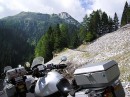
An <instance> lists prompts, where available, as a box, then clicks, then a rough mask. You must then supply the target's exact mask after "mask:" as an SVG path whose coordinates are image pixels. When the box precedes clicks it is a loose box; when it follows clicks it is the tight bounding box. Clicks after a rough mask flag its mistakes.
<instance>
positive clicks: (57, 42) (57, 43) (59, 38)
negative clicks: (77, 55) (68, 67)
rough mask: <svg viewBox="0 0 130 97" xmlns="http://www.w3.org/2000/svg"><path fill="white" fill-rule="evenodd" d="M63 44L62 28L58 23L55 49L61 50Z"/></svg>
mask: <svg viewBox="0 0 130 97" xmlns="http://www.w3.org/2000/svg"><path fill="white" fill-rule="evenodd" d="M61 44H62V43H61V31H60V28H59V24H57V25H56V26H55V27H54V50H55V51H60V50H61V48H62V45H61Z"/></svg>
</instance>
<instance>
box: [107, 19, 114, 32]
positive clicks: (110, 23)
mask: <svg viewBox="0 0 130 97" xmlns="http://www.w3.org/2000/svg"><path fill="white" fill-rule="evenodd" d="M113 25H114V22H113V20H112V18H111V17H109V18H108V29H109V32H113V31H114V27H113Z"/></svg>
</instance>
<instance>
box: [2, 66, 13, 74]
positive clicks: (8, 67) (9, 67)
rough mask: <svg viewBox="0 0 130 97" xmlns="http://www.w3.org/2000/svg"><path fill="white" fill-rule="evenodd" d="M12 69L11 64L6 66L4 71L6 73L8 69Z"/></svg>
mask: <svg viewBox="0 0 130 97" xmlns="http://www.w3.org/2000/svg"><path fill="white" fill-rule="evenodd" d="M10 69H12V67H11V66H6V67H5V68H4V73H6V72H7V71H8V70H10Z"/></svg>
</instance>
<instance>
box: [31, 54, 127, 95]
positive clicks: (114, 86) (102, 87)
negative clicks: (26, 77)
mask: <svg viewBox="0 0 130 97" xmlns="http://www.w3.org/2000/svg"><path fill="white" fill-rule="evenodd" d="M66 60H67V58H66V57H62V58H61V62H62V61H66ZM66 67H67V65H65V64H57V65H54V64H46V65H45V64H44V59H43V58H42V57H38V58H35V59H34V60H33V63H32V66H31V69H32V71H33V73H32V75H33V77H37V80H35V81H34V83H32V85H31V87H30V92H31V93H34V94H35V97H125V92H124V89H123V87H122V84H121V82H120V80H119V76H120V71H119V68H118V64H117V63H116V62H115V61H113V60H109V61H105V62H101V63H96V64H87V65H84V66H83V67H80V68H77V69H76V70H75V72H74V79H73V81H72V84H70V83H69V81H68V80H67V79H65V78H64V77H63V75H62V74H61V73H60V72H59V71H58V69H65V68H66ZM68 95H69V96H68Z"/></svg>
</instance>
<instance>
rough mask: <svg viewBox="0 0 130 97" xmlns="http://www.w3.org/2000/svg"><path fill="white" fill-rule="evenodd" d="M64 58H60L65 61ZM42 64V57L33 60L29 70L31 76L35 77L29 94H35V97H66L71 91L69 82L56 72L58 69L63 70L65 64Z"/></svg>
mask: <svg viewBox="0 0 130 97" xmlns="http://www.w3.org/2000/svg"><path fill="white" fill-rule="evenodd" d="M66 60H67V58H66V57H62V58H61V62H62V61H66ZM61 62H60V63H59V64H57V65H56V64H53V63H52V64H47V65H45V64H44V59H43V58H42V57H37V58H35V59H34V60H33V63H32V66H31V70H32V71H33V73H32V76H33V77H36V78H37V80H35V81H34V82H33V83H32V85H31V87H30V92H31V93H34V94H35V97H67V96H68V93H69V91H70V89H71V85H70V83H69V81H68V80H67V79H66V78H65V77H63V75H62V74H60V73H59V72H58V70H60V69H65V68H66V67H67V65H66V64H61Z"/></svg>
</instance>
